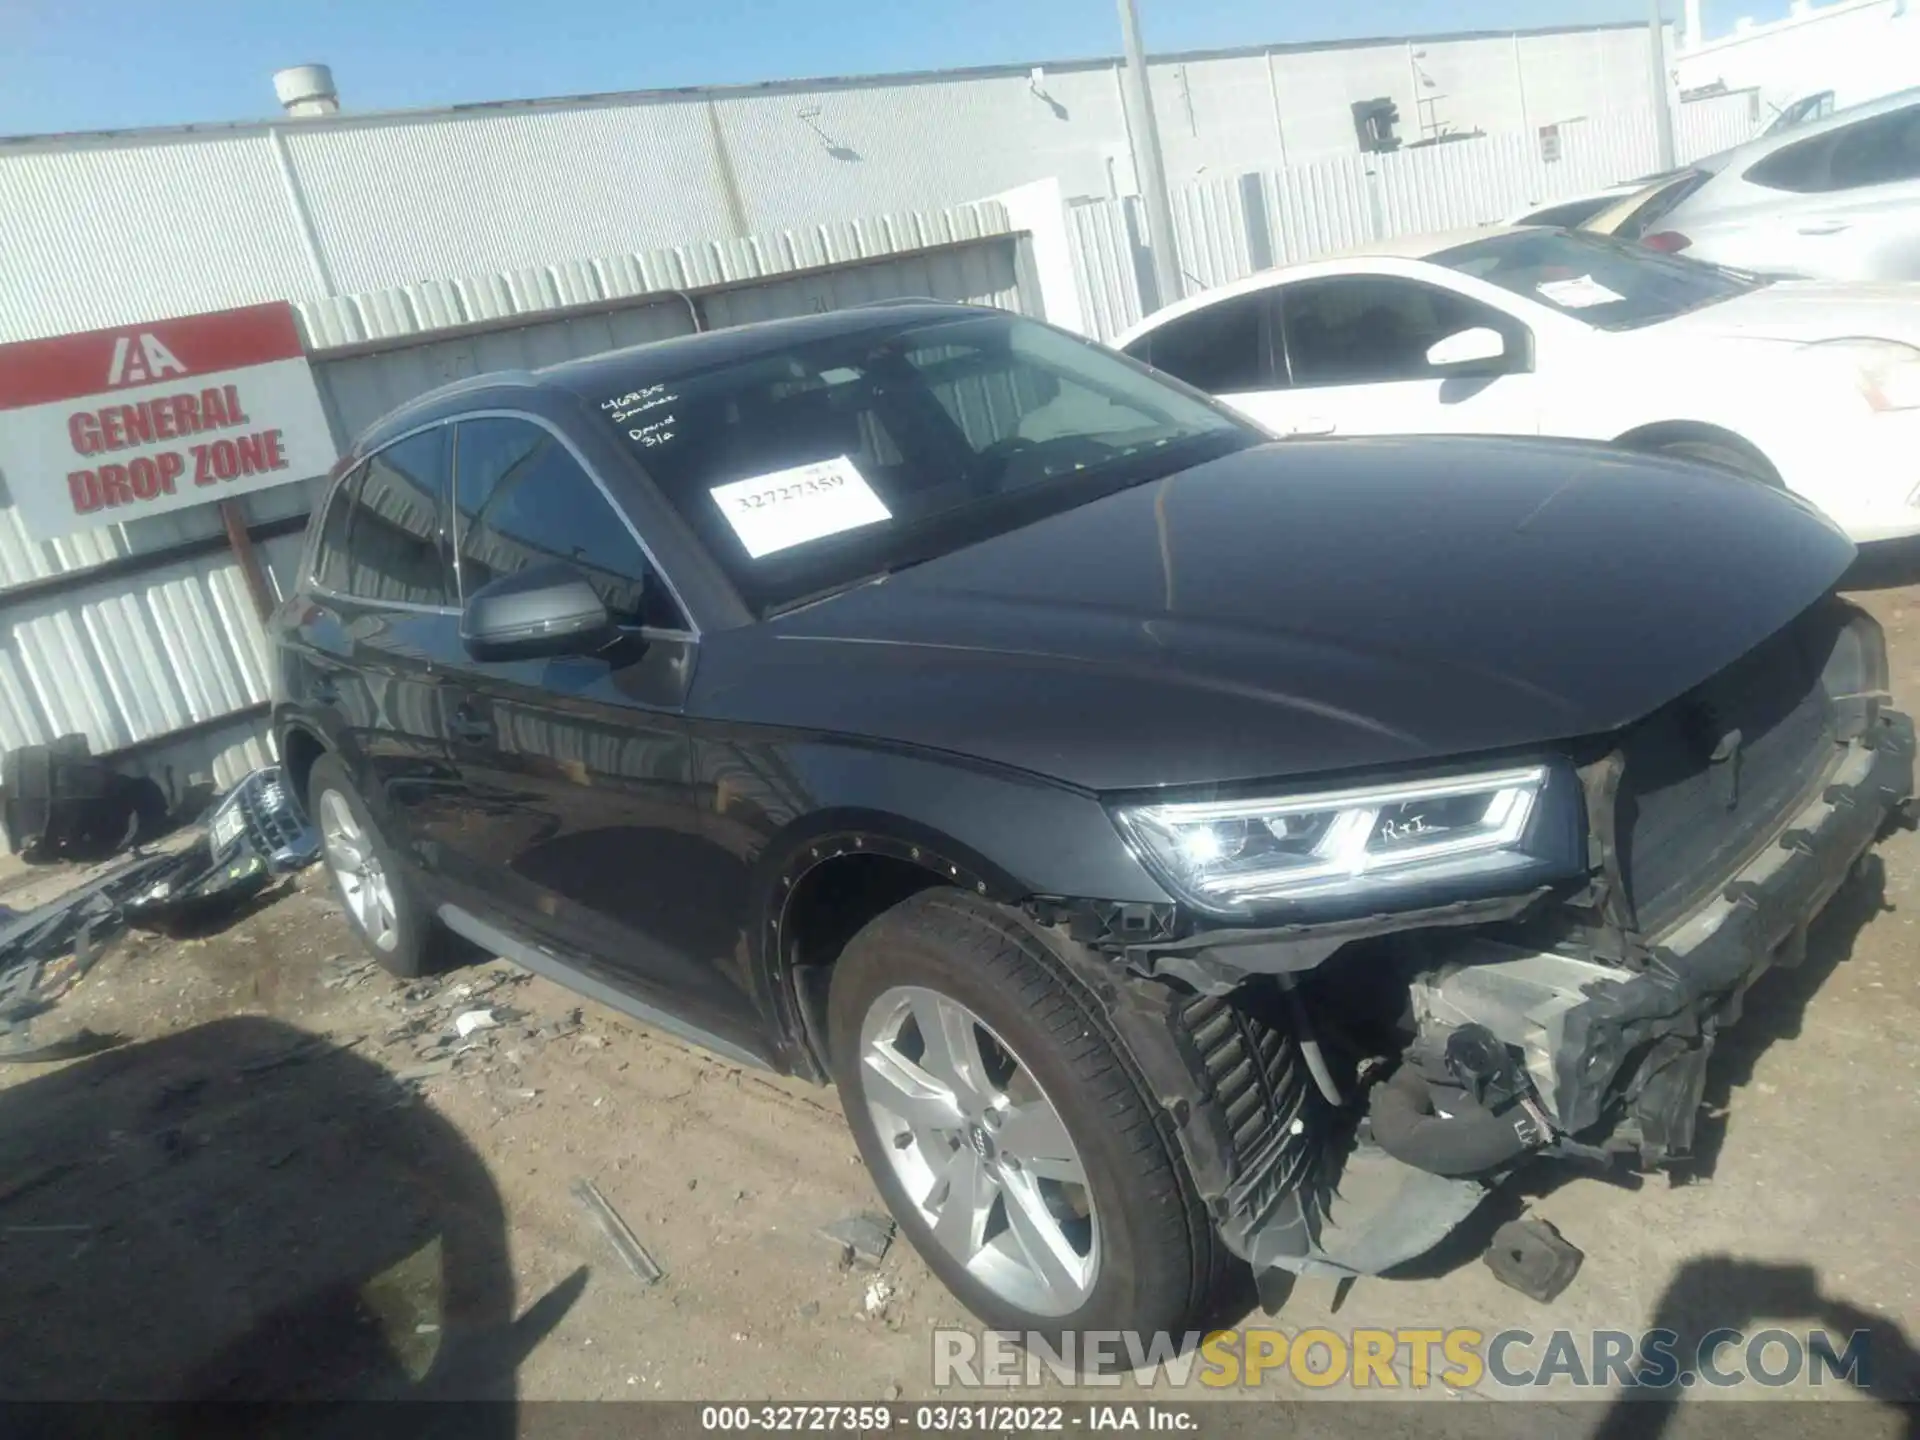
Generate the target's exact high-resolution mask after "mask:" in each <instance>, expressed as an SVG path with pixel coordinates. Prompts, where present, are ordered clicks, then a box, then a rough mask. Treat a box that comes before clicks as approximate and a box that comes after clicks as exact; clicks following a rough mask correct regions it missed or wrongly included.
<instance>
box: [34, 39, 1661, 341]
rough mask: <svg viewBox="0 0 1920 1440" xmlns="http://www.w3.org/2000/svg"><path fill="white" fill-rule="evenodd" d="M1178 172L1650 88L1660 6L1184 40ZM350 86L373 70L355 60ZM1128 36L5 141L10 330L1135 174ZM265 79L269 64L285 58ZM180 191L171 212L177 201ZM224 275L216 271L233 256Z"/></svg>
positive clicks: (1498, 128) (1174, 87)
mask: <svg viewBox="0 0 1920 1440" xmlns="http://www.w3.org/2000/svg"><path fill="white" fill-rule="evenodd" d="M1149 72H1150V74H1149V78H1150V82H1151V90H1152V95H1153V105H1154V109H1155V112H1156V115H1157V119H1158V123H1159V131H1160V136H1161V142H1162V146H1163V149H1164V152H1165V157H1166V165H1167V173H1168V180H1169V182H1170V183H1172V184H1173V185H1176V186H1178V185H1181V184H1183V183H1186V182H1189V181H1193V180H1196V179H1201V178H1205V177H1213V176H1230V175H1236V174H1239V173H1242V172H1247V171H1253V170H1259V169H1273V168H1277V167H1282V166H1289V165H1299V164H1301V163H1304V162H1311V161H1316V160H1320V159H1325V158H1328V157H1332V156H1339V155H1352V154H1355V153H1356V152H1357V151H1358V149H1359V141H1358V139H1357V136H1356V129H1355V123H1354V116H1353V106H1354V105H1355V104H1356V103H1361V104H1364V103H1367V102H1373V101H1382V100H1384V101H1388V102H1391V103H1392V104H1393V105H1395V106H1396V107H1397V109H1398V112H1399V119H1398V123H1397V125H1396V126H1395V136H1396V138H1397V139H1399V140H1400V141H1401V142H1403V143H1404V144H1409V145H1411V144H1415V143H1418V142H1420V141H1423V140H1433V139H1436V138H1437V137H1440V136H1445V135H1455V136H1457V135H1463V134H1471V133H1474V132H1476V131H1484V132H1490V133H1497V132H1507V131H1532V130H1538V129H1540V128H1542V127H1547V126H1554V125H1562V126H1564V125H1567V124H1569V123H1570V122H1576V121H1579V120H1582V119H1586V118H1590V117H1597V116H1603V115H1607V114H1613V113H1619V114H1625V113H1638V114H1645V113H1647V111H1648V109H1649V102H1650V96H1651V89H1652V80H1651V66H1650V64H1649V58H1648V33H1647V30H1646V27H1645V26H1639V25H1620V26H1603V27H1596V28H1586V29H1553V30H1534V31H1518V32H1511V33H1507V32H1502V33H1497V34H1472V35H1454V36H1430V37H1412V38H1407V37H1401V38H1394V39H1381V40H1368V41H1355V42H1350V43H1344V44H1327V45H1288V46H1267V47H1257V48H1247V49H1241V50H1231V51H1212V52H1206V53H1195V54H1183V55H1164V56H1160V57H1157V58H1155V59H1154V60H1153V61H1152V63H1151V65H1150V67H1149ZM342 78H343V80H344V81H345V83H346V87H347V90H348V100H349V101H351V82H352V77H351V76H344V77H342ZM1121 79H1122V76H1121V66H1120V63H1119V62H1118V61H1117V60H1085V61H1073V62H1068V63H1063V64H1045V65H1008V66H998V67H991V68H986V69H976V70H964V71H945V72H934V73H926V74H913V75H888V76H866V77H853V78H845V79H832V80H805V81H782V82H775V83H769V84H764V85H750V86H727V87H712V88H694V89H685V90H672V91H646V92H634V93H630V94H618V95H599V96H585V97H571V98H564V99H552V100H529V101H510V102H501V103H497V104H482V105H462V106H458V107H453V108H446V109H437V110H427V111H417V112H388V113H356V112H355V111H354V110H353V109H352V108H351V105H350V104H349V105H348V107H347V108H346V109H344V110H341V111H339V113H312V112H316V111H318V112H324V111H325V110H326V109H327V103H326V101H325V100H324V99H318V100H316V99H315V98H313V97H308V98H306V99H305V100H304V101H302V100H301V99H300V98H299V97H295V102H294V104H293V105H292V106H291V107H290V108H293V109H296V110H299V111H301V112H305V113H301V114H299V115H298V116H295V117H290V116H281V117H280V118H278V119H275V120H263V121H260V122H256V123H245V124H218V125H204V126H177V127H170V128H166V129H156V130H142V131H122V132H114V133H108V134H75V135H57V136H42V137H23V138H19V139H13V140H0V256H4V257H6V263H7V266H8V269H9V272H10V283H9V285H8V286H7V287H5V291H6V293H4V294H0V341H5V340H14V339H20V338H25V337H27V336H33V335H42V334H49V333H57V332H59V331H62V330H72V329H81V328H86V327H89V326H98V325H105V324H113V323H118V322H120V321H124V320H129V319H143V318H148V317H150V316H159V315H167V314H178V313H181V312H183V311H191V310H196V309H206V308H209V303H210V302H211V303H212V304H239V303H245V302H247V301H251V300H265V299H282V298H284V299H305V298H315V297H321V296H326V295H333V294H353V293H362V292H367V291H375V290H382V289H386V288H389V287H393V286H398V285H406V284H410V283H413V282H416V281H421V280H427V279H437V278H440V277H446V276H461V275H469V274H475V273H479V272H483V271H500V270H510V269H514V268H517V267H522V266H527V265H534V264H542V263H549V262H552V261H555V260H563V259H571V258H576V257H582V256H591V255H600V254H605V253H608V252H612V251H622V250H627V251H630V250H638V249H649V248H654V247H659V246H672V245H689V244H695V243H698V242H701V241H704V240H709V239H714V238H725V237H735V236H744V235H753V234H762V233H766V232H770V231H782V230H789V229H792V228H795V227H800V226H809V225H818V224H825V223H832V222H838V221H844V220H848V219H851V218H855V217H866V216H874V215H882V214H889V213H893V212H898V211H905V210H917V209H925V208H928V207H941V206H949V205H954V204H960V203H964V202H967V201H971V200H976V199H979V198H980V197H983V196H988V195H993V194H997V193H1000V192H1002V191H1005V190H1008V189H1010V188H1012V187H1014V186H1017V185H1020V184H1023V183H1025V182H1028V181H1032V180H1039V179H1046V178H1057V179H1058V181H1059V182H1060V185H1061V187H1062V190H1063V193H1064V194H1065V195H1066V196H1067V197H1068V198H1069V199H1072V198H1076V197H1081V196H1117V195H1126V194H1130V193H1132V192H1133V191H1134V189H1135V174H1134V163H1133V148H1132V141H1131V135H1132V128H1133V127H1132V126H1131V125H1130V123H1129V120H1128V116H1127V113H1126V106H1125V104H1124V102H1123V99H1122V84H1121ZM262 89H263V91H264V89H265V84H264V77H263V83H262ZM158 217H164V223H156V222H157V219H158ZM213 276H218V277H220V279H219V282H218V283H210V277H213Z"/></svg>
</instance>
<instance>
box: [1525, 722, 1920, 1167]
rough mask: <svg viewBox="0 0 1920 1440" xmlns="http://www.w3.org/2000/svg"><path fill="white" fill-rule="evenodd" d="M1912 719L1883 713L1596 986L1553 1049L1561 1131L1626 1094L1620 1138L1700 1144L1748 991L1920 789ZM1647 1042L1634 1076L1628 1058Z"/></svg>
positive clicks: (1676, 1149)
mask: <svg viewBox="0 0 1920 1440" xmlns="http://www.w3.org/2000/svg"><path fill="white" fill-rule="evenodd" d="M1913 770H1914V727H1913V722H1912V720H1910V719H1909V718H1908V717H1906V716H1905V715H1900V714H1897V713H1893V712H1882V713H1881V714H1880V716H1879V717H1878V720H1877V723H1876V724H1875V725H1874V726H1873V728H1872V729H1870V730H1869V731H1868V732H1867V734H1865V735H1864V736H1862V737H1861V738H1860V739H1859V740H1856V741H1855V742H1853V743H1852V744H1851V745H1850V746H1848V751H1847V755H1846V757H1845V758H1844V759H1843V760H1842V761H1841V763H1840V766H1839V768H1838V769H1837V770H1836V771H1835V772H1834V774H1833V776H1832V778H1831V780H1830V781H1829V783H1828V784H1827V785H1826V786H1825V787H1824V789H1823V790H1822V791H1821V793H1820V795H1819V797H1818V798H1817V799H1816V800H1814V801H1813V802H1812V803H1811V804H1809V805H1807V806H1806V807H1805V808H1803V809H1802V810H1801V811H1800V812H1799V813H1798V814H1797V815H1795V816H1794V817H1793V818H1792V819H1791V820H1790V821H1789V822H1788V824H1787V827H1786V828H1785V829H1784V830H1783V831H1782V832H1781V833H1780V835H1779V836H1778V838H1777V839H1776V840H1775V841H1774V842H1773V843H1772V844H1770V845H1769V846H1768V847H1767V848H1766V849H1765V850H1763V851H1762V852H1761V853H1760V854H1759V855H1757V856H1755V857H1754V859H1752V860H1751V861H1749V862H1748V863H1747V864H1746V865H1745V866H1743V867H1742V868H1741V869H1740V870H1739V871H1738V872H1737V873H1736V874H1735V876H1734V877H1733V879H1732V880H1731V881H1729V882H1728V883H1727V885H1726V886H1725V887H1723V889H1722V890H1721V892H1720V893H1719V894H1718V895H1716V896H1715V897H1714V898H1713V899H1712V900H1711V901H1709V902H1708V903H1707V904H1705V905H1704V906H1702V907H1700V909H1698V910H1696V911H1695V912H1694V913H1693V914H1692V915H1690V916H1688V917H1687V918H1686V919H1685V920H1683V921H1681V922H1680V923H1679V924H1678V925H1676V926H1675V927H1674V928H1673V929H1671V930H1670V931H1668V932H1667V933H1666V934H1664V935H1662V936H1661V937H1659V938H1658V939H1657V940H1656V942H1655V943H1654V944H1653V946H1652V948H1651V956H1650V962H1649V964H1648V965H1647V968H1646V969H1645V970H1643V971H1642V972H1641V973H1639V974H1637V975H1635V976H1633V977H1632V978H1630V979H1622V980H1610V981H1605V982H1601V983H1599V984H1595V985H1591V986H1589V987H1587V991H1586V994H1587V998H1586V999H1585V1001H1584V1002H1582V1003H1580V1004H1578V1005H1575V1006H1574V1007H1572V1008H1571V1009H1569V1010H1567V1011H1566V1012H1565V1014H1564V1015H1563V1016H1562V1017H1561V1020H1560V1044H1559V1045H1558V1046H1557V1047H1556V1053H1555V1054H1554V1055H1553V1057H1552V1068H1553V1091H1554V1096H1555V1100H1556V1105H1557V1109H1558V1112H1559V1114H1558V1121H1559V1128H1560V1129H1562V1130H1563V1131H1567V1132H1571V1133H1577V1132H1579V1131H1582V1130H1585V1129H1589V1128H1591V1127H1592V1126H1594V1125H1596V1124H1598V1123H1599V1122H1600V1120H1601V1119H1602V1118H1603V1115H1604V1113H1605V1111H1606V1107H1607V1103H1608V1100H1609V1097H1610V1096H1612V1095H1615V1094H1620V1095H1623V1096H1624V1099H1625V1101H1626V1106H1627V1116H1626V1120H1625V1123H1624V1125H1623V1127H1622V1130H1621V1131H1620V1132H1619V1133H1620V1135H1621V1137H1622V1138H1624V1139H1627V1140H1630V1141H1632V1142H1634V1143H1635V1144H1637V1146H1638V1148H1639V1150H1640V1152H1641V1155H1642V1158H1643V1159H1644V1160H1645V1161H1647V1162H1648V1163H1650V1164H1658V1163H1661V1162H1663V1161H1665V1160H1667V1159H1671V1158H1675V1157H1678V1156H1683V1155H1685V1154H1687V1153H1688V1151H1689V1149H1690V1147H1691V1144H1692V1140H1693V1125H1694V1117H1695V1116H1696V1114H1697V1113H1698V1111H1699V1108H1700V1097H1701V1089H1702V1086H1703V1085H1704V1083H1705V1079H1706V1066H1707V1057H1708V1056H1709V1055H1710V1054H1711V1052H1712V1049H1713V1041H1714V1037H1715V1035H1716V1034H1717V1033H1718V1032H1719V1031H1720V1030H1722V1029H1724V1028H1725V1027H1726V1026H1728V1025H1731V1024H1733V1023H1735V1022H1736V1021H1737V1020H1738V1019H1739V1018H1740V1014H1741V1004H1742V1000H1743V998H1744V996H1745V993H1746V990H1747V988H1748V987H1749V986H1750V985H1752V984H1753V982H1754V981H1755V980H1757V979H1759V978H1760V976H1761V975H1763V974H1764V973H1765V972H1766V971H1767V970H1768V969H1770V968H1772V967H1773V966H1774V965H1775V964H1797V963H1798V962H1799V960H1800V958H1801V956H1802V955H1803V954H1804V951H1805V945H1806V931H1807V925H1808V923H1809V922H1810V921H1811V920H1812V919H1813V917H1814V916H1815V915H1817V914H1818V913H1819V912H1820V910H1821V908H1822V907H1823V906H1824V905H1825V904H1826V903H1827V901H1828V900H1829V899H1831V898H1832V896H1833V893H1834V892H1835V891H1836V890H1838V889H1839V888H1840V886H1841V884H1842V882H1844V881H1845V879H1846V878H1847V875H1848V874H1849V873H1850V871H1851V870H1852V868H1853V866H1854V864H1855V862H1856V861H1858V860H1859V858H1860V857H1861V855H1863V854H1864V853H1865V852H1866V850H1867V847H1868V846H1869V845H1871V844H1872V843H1873V840H1874V838H1875V836H1876V835H1878V834H1879V832H1880V830H1881V828H1882V827H1883V826H1884V825H1885V824H1886V823H1887V821H1888V819H1889V817H1890V816H1891V815H1892V814H1893V813H1894V812H1895V811H1896V810H1897V809H1899V808H1900V807H1901V806H1902V805H1903V804H1904V803H1905V802H1906V801H1907V800H1909V799H1910V798H1911V797H1912V795H1913ZM1642 1047H1651V1048H1650V1049H1648V1050H1646V1052H1645V1054H1644V1057H1643V1058H1641V1059H1640V1060H1639V1062H1638V1064H1637V1066H1636V1067H1635V1069H1634V1070H1633V1071H1632V1073H1631V1074H1629V1075H1624V1076H1623V1075H1622V1069H1623V1067H1624V1066H1625V1065H1626V1062H1627V1059H1628V1057H1629V1056H1632V1055H1635V1054H1636V1052H1640V1051H1641V1050H1642Z"/></svg>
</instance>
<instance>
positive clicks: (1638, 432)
mask: <svg viewBox="0 0 1920 1440" xmlns="http://www.w3.org/2000/svg"><path fill="white" fill-rule="evenodd" d="M1686 440H1699V441H1704V442H1706V443H1708V444H1711V445H1724V446H1725V447H1726V448H1727V449H1729V450H1734V451H1737V452H1738V453H1739V454H1740V455H1741V456H1742V457H1744V458H1745V459H1747V460H1749V461H1751V462H1752V464H1753V466H1754V469H1755V471H1756V472H1757V474H1758V476H1759V478H1761V479H1763V480H1765V481H1766V482H1767V483H1768V484H1770V485H1779V484H1782V483H1783V482H1782V481H1781V479H1780V472H1779V471H1778V470H1776V469H1775V468H1774V466H1773V462H1772V461H1771V460H1769V459H1767V457H1766V455H1765V454H1764V453H1762V451H1761V450H1760V449H1759V448H1758V447H1757V446H1756V445H1754V443H1753V442H1752V441H1751V440H1748V439H1746V438H1744V437H1743V436H1740V435H1737V434H1735V433H1734V432H1733V431H1731V430H1725V429H1722V428H1721V427H1720V426H1718V425H1709V424H1707V423H1706V422H1705V421H1703V420H1661V421H1658V422H1656V423H1655V424H1652V425H1641V426H1638V427H1636V428H1635V429H1632V430H1629V431H1627V433H1626V434H1624V435H1621V436H1619V437H1618V438H1617V439H1615V440H1614V442H1613V443H1614V444H1616V445H1620V446H1624V447H1625V448H1626V449H1629V450H1643V451H1644V450H1657V449H1659V448H1660V447H1661V446H1662V445H1673V444H1678V443H1680V442H1682V441H1686Z"/></svg>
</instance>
